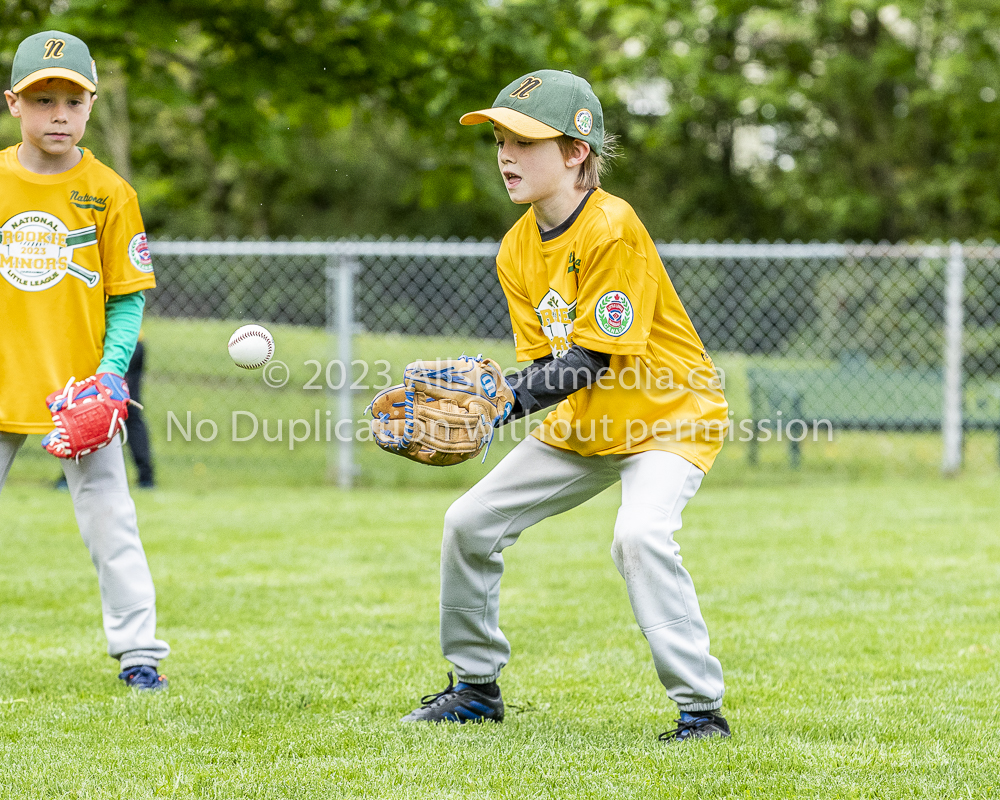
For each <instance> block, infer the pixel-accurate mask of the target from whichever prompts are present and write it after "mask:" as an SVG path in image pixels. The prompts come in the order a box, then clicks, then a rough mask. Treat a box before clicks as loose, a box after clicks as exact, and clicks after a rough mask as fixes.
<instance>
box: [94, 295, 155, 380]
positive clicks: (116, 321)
mask: <svg viewBox="0 0 1000 800" xmlns="http://www.w3.org/2000/svg"><path fill="white" fill-rule="evenodd" d="M145 305H146V298H145V297H144V296H143V293H142V292H132V294H115V295H111V296H110V297H109V298H108V299H107V302H105V304H104V355H102V356H101V365H100V366H99V367H98V368H97V371H98V372H113V373H114V374H115V375H121V376H124V375H125V372H126V370H128V362H129V361H131V360H132V353H134V352H135V345H136V343H137V342H138V341H139V328H141V327H142V309H143V308H144V307H145Z"/></svg>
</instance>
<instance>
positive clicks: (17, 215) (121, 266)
mask: <svg viewBox="0 0 1000 800" xmlns="http://www.w3.org/2000/svg"><path fill="white" fill-rule="evenodd" d="M96 91H97V70H96V67H95V65H94V61H93V60H92V59H91V57H90V51H89V50H88V48H87V45H86V44H84V42H82V41H81V40H80V39H78V38H76V37H75V36H71V35H69V34H66V33H62V32H60V31H45V32H43V33H38V34H35V35H34V36H29V37H28V38H27V39H25V40H24V41H23V42H21V44H20V46H19V47H18V49H17V53H16V54H15V56H14V63H13V68H12V73H11V88H10V90H9V91H7V92H5V97H6V99H7V105H8V107H9V109H10V112H11V114H12V115H13V116H15V117H16V118H18V120H19V121H20V124H21V137H22V142H21V144H19V145H15V146H13V147H9V148H7V149H6V150H4V151H2V152H0V318H2V319H3V321H4V323H3V324H4V332H5V334H6V335H5V336H3V337H0V488H2V487H3V484H4V482H5V481H6V478H7V474H8V472H9V470H10V465H11V462H12V461H13V460H14V456H15V455H16V454H17V451H18V450H19V449H20V447H21V445H23V444H24V440H25V437H26V435H27V434H29V433H48V432H49V431H50V430H51V429H52V427H53V422H52V418H51V416H50V413H49V409H48V407H47V406H46V403H45V401H46V397H47V396H48V395H49V394H50V393H51V392H54V391H58V390H60V389H62V388H63V386H65V385H66V384H67V381H69V380H70V379H72V378H74V377H75V378H80V379H82V378H84V377H86V376H89V375H93V374H101V373H109V374H110V376H109V380H110V382H112V383H116V384H117V387H118V389H117V390H118V391H122V392H124V393H125V394H126V395H127V388H123V384H122V382H121V377H120V376H122V375H124V374H125V371H126V369H127V367H128V364H129V358H130V357H131V355H132V351H133V350H134V349H135V344H136V340H137V338H138V335H139V326H140V324H141V322H142V309H143V305H144V300H143V294H142V292H143V290H144V289H150V288H152V287H153V286H155V285H156V281H155V279H154V277H153V267H152V263H151V261H150V258H149V250H148V247H147V245H146V234H145V232H144V230H143V223H142V216H141V215H140V213H139V204H138V201H137V200H136V194H135V191H134V190H133V189H132V187H131V186H129V185H128V183H126V182H125V181H124V180H122V179H121V178H120V177H119V176H118V175H117V174H115V172H114V171H112V170H110V169H108V168H107V167H106V166H104V165H103V164H102V163H101V162H99V161H98V160H97V159H95V158H94V156H93V154H92V153H91V152H90V151H89V150H85V149H83V148H80V147H77V143H78V142H79V141H80V139H81V138H82V137H83V134H84V131H85V130H86V127H87V120H88V119H89V117H90V110H91V108H92V107H93V104H94V100H95V99H96V94H95V93H96ZM111 376H118V377H117V381H115V380H113V379H111ZM60 463H61V465H62V467H63V470H64V472H65V475H66V480H67V483H68V485H69V491H70V494H71V496H72V499H73V508H74V511H75V512H76V519H77V522H78V524H79V526H80V533H81V534H82V536H83V540H84V542H85V544H86V545H87V548H88V550H89V551H90V556H91V560H92V561H93V562H94V566H95V567H96V568H97V577H98V584H99V586H100V592H101V610H102V614H103V618H104V632H105V634H106V635H107V639H108V654H109V655H111V656H112V657H113V658H116V659H118V660H119V661H120V666H121V674H120V675H119V678H121V679H122V680H123V681H125V683H126V685H128V686H132V687H134V688H137V689H144V690H155V689H162V688H165V687H166V680H165V679H164V678H163V676H161V675H159V674H158V671H157V670H158V667H159V663H160V660H161V659H163V658H165V657H166V656H167V654H168V653H169V652H170V648H169V647H168V646H167V644H166V642H163V641H160V640H159V639H157V638H156V599H155V594H154V590H153V580H152V577H151V575H150V572H149V567H148V565H147V563H146V555H145V553H144V552H143V548H142V543H141V542H140V541H139V530H138V527H137V524H136V514H135V505H134V504H133V502H132V499H131V497H130V496H129V489H128V482H127V479H126V475H125V462H124V460H123V458H122V446H121V442H120V440H118V439H115V440H114V441H112V442H111V443H110V444H109V445H107V446H106V447H103V448H102V449H99V450H96V451H95V452H93V453H91V454H90V455H85V456H82V457H80V458H79V459H77V460H68V459H60ZM0 547H2V532H0Z"/></svg>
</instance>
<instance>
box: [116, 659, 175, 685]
mask: <svg viewBox="0 0 1000 800" xmlns="http://www.w3.org/2000/svg"><path fill="white" fill-rule="evenodd" d="M118 677H119V678H120V679H121V680H123V681H125V685H126V686H128V687H130V688H132V689H138V690H139V691H140V692H158V691H162V690H163V689H166V688H167V686H168V683H167V677H166V675H160V674H159V673H157V671H156V667H151V666H149V665H148V664H141V665H139V666H136V667H129V668H128V669H123V670H122V671H121V673H119V675H118Z"/></svg>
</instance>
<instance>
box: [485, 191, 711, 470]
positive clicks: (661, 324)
mask: <svg viewBox="0 0 1000 800" xmlns="http://www.w3.org/2000/svg"><path fill="white" fill-rule="evenodd" d="M497 273H498V275H499V277H500V283H501V285H502V286H503V290H504V293H505V294H506V296H507V301H508V305H509V307H510V317H511V323H512V326H513V329H514V344H515V347H516V348H517V358H518V360H519V361H526V360H529V359H537V358H541V357H542V356H545V355H547V354H549V353H551V354H552V355H554V356H556V357H559V356H562V355H564V354H565V353H566V351H567V350H568V349H569V347H570V346H571V345H572V344H574V343H575V344H578V345H580V346H581V347H584V348H586V349H588V350H596V351H598V352H601V353H607V354H610V356H611V364H610V369H609V370H608V372H606V373H605V374H604V375H603V376H602V377H601V378H600V379H599V380H598V381H597V382H596V383H594V384H592V385H591V386H589V387H588V388H585V389H581V390H579V391H577V392H574V393H573V394H571V395H570V396H569V397H568V398H567V399H566V400H563V401H562V402H561V403H559V405H557V406H556V407H555V409H553V410H552V411H551V412H550V413H549V414H548V416H547V417H546V418H545V420H544V422H543V423H542V424H541V425H540V426H539V427H537V428H536V429H535V430H534V431H532V434H533V435H534V436H536V437H537V438H538V439H539V440H541V441H543V442H545V443H547V444H550V445H553V446H555V447H560V448H563V449H567V450H573V451H576V452H577V453H580V454H581V455H584V456H594V455H612V454H626V453H639V452H643V451H647V450H663V451H667V452H671V453H676V454H677V455H679V456H681V457H683V458H685V459H687V460H688V461H690V462H691V463H692V464H694V465H695V466H697V467H698V468H700V469H701V470H703V471H705V472H707V471H708V470H709V469H710V468H711V466H712V463H713V462H714V461H715V457H716V456H717V455H718V453H719V450H720V449H721V448H722V442H723V440H724V439H725V435H726V432H727V430H728V426H729V412H728V405H727V403H726V399H725V396H724V395H723V391H722V382H721V380H720V377H719V375H718V374H717V372H716V369H715V366H714V364H713V363H712V360H711V358H709V356H708V354H707V353H706V352H705V347H704V345H703V344H702V342H701V339H700V338H699V337H698V334H697V333H696V332H695V329H694V326H693V325H692V324H691V320H690V319H689V317H688V315H687V313H686V312H685V310H684V307H683V306H682V305H681V301H680V298H678V296H677V292H676V291H675V290H674V287H673V284H672V283H671V282H670V278H669V277H668V276H667V273H666V270H665V269H664V267H663V262H662V261H661V259H660V257H659V255H658V254H657V252H656V246H655V245H654V243H653V240H652V239H651V238H650V236H649V234H648V233H647V232H646V229H645V227H644V226H643V224H642V223H641V222H640V221H639V218H638V217H637V216H636V213H635V211H633V210H632V207H631V206H630V205H629V204H628V203H626V202H625V201H624V200H622V199H620V198H618V197H615V196H613V195H610V194H608V193H607V192H605V191H603V190H601V189H597V190H595V191H594V192H593V194H591V196H590V197H589V198H588V199H587V201H586V203H585V204H584V206H583V209H582V210H581V211H580V212H579V214H578V216H577V217H576V219H574V220H572V222H571V223H570V224H569V226H568V228H566V229H565V230H563V231H561V232H559V233H558V235H555V236H554V237H552V238H551V239H549V240H548V241H543V240H542V236H541V234H540V233H539V229H538V224H537V222H536V219H535V213H534V209H529V210H528V211H527V212H526V213H525V214H524V215H523V216H522V217H521V219H520V220H519V221H518V222H517V223H516V224H515V225H514V227H513V228H511V230H510V231H509V232H508V233H507V235H506V236H505V237H504V240H503V242H502V244H501V246H500V253H499V255H498V256H497Z"/></svg>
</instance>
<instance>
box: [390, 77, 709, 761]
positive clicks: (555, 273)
mask: <svg viewBox="0 0 1000 800" xmlns="http://www.w3.org/2000/svg"><path fill="white" fill-rule="evenodd" d="M461 122H462V124H463V125H475V124H478V123H483V122H488V123H492V125H493V130H494V134H495V135H496V140H497V160H498V165H499V168H500V173H501V175H502V176H503V180H504V183H505V185H506V188H507V193H508V195H509V196H510V198H511V200H513V201H514V202H515V203H519V204H526V205H529V208H528V210H527V211H526V212H525V214H524V215H523V216H522V217H521V219H520V220H519V221H518V222H517V223H516V224H515V225H514V227H513V228H512V229H511V230H510V232H509V233H508V234H507V235H506V236H505V237H504V240H503V243H502V244H501V246H500V252H499V254H498V256H497V273H498V275H499V278H500V283H501V285H502V287H503V290H504V293H505V295H506V297H507V301H508V305H509V307H510V317H511V322H512V326H513V333H514V343H515V347H516V350H517V357H518V360H519V361H528V360H531V361H533V363H532V364H531V365H530V366H529V367H527V368H526V369H523V370H521V371H520V372H518V373H516V374H514V375H512V376H511V377H510V378H509V380H508V382H509V383H510V385H511V389H512V390H513V392H514V394H515V396H516V398H517V402H516V405H515V409H514V412H513V413H512V414H511V415H510V416H509V417H508V419H507V422H510V421H511V420H513V419H517V418H519V417H523V416H525V415H527V414H530V413H531V412H533V411H537V410H540V409H543V408H548V407H550V406H555V408H554V409H553V410H552V411H551V412H550V413H549V414H548V416H547V417H546V418H545V420H544V422H543V423H542V425H540V426H539V427H537V428H535V430H534V431H532V435H531V436H530V437H528V438H527V439H525V440H524V441H522V442H521V443H520V444H518V445H517V447H515V448H514V449H513V451H511V453H510V454H509V455H508V456H507V457H506V458H504V459H503V460H502V461H501V462H500V463H499V464H498V465H497V466H496V468H495V469H493V471H492V472H490V474H489V475H487V476H486V477H485V478H483V479H482V480H481V481H479V483H477V484H476V485H475V486H474V487H473V488H472V489H470V490H469V491H468V492H467V493H466V494H465V495H464V496H462V497H461V498H459V499H458V500H457V501H456V502H455V503H454V504H453V505H452V506H451V508H450V509H449V510H448V512H447V514H446V515H445V525H444V540H443V544H442V553H441V644H442V650H443V652H444V655H445V658H447V659H448V660H449V661H450V662H451V663H452V664H453V665H454V667H455V671H456V672H457V673H458V678H459V682H458V683H457V684H455V683H454V682H453V680H452V679H451V673H449V685H448V687H447V688H446V689H445V690H444V691H442V692H439V693H437V694H434V695H429V696H427V697H425V698H424V699H423V702H422V706H421V707H420V708H418V709H416V710H415V711H413V712H411V713H410V714H408V715H407V716H406V717H404V720H406V721H433V722H440V721H452V722H466V721H480V720H494V721H497V722H499V721H501V720H502V719H503V714H504V707H503V700H502V699H501V694H500V689H499V687H498V686H497V683H496V680H497V678H498V677H499V675H500V671H501V669H502V668H503V667H504V666H505V665H506V664H507V661H508V659H509V657H510V645H509V644H508V642H507V639H506V638H505V637H504V635H503V632H502V631H501V630H500V627H499V596H500V578H501V575H502V573H503V556H502V551H503V550H504V548H506V547H508V546H510V545H512V544H513V543H514V542H516V541H517V539H518V537H519V536H520V534H521V532H522V531H524V530H525V529H526V528H528V527H529V526H531V525H533V524H535V523H536V522H539V521H541V520H543V519H545V518H547V517H550V516H553V515H555V514H559V513H561V512H563V511H566V510H568V509H570V508H573V507H574V506H577V505H579V504H580V503H583V502H584V501H586V500H588V499H590V498H591V497H593V496H594V495H596V494H598V493H600V492H601V491H603V490H604V489H606V488H608V487H610V486H612V485H614V484H616V483H618V482H621V486H622V504H621V507H620V508H619V511H618V516H617V520H616V522H615V526H614V540H613V544H612V549H611V554H612V558H613V559H614V562H615V565H616V566H617V567H618V570H619V572H620V573H621V575H622V577H623V578H624V579H625V584H626V587H627V589H628V594H629V600H630V602H631V604H632V609H633V612H634V613H635V617H636V620H637V622H638V623H639V627H640V629H641V630H642V632H643V634H644V635H645V637H646V639H647V641H648V642H649V646H650V650H651V651H652V655H653V662H654V664H655V666H656V670H657V674H658V675H659V678H660V681H661V682H662V683H663V685H664V687H665V689H666V691H667V695H668V696H669V697H670V698H671V699H672V700H673V701H675V702H676V703H677V705H678V707H679V709H680V719H679V720H677V726H676V727H675V728H674V729H673V730H670V731H667V732H666V733H664V734H661V736H660V738H661V739H664V740H672V741H683V740H688V739H695V738H705V737H710V736H728V735H729V725H728V723H727V722H726V720H725V718H724V717H723V716H722V715H721V713H720V711H719V709H720V708H721V705H722V696H723V693H724V684H723V679H722V668H721V666H720V664H719V661H718V659H716V658H715V657H714V656H712V655H711V653H710V652H709V639H708V630H707V628H706V626H705V621H704V619H703V618H702V615H701V611H700V609H699V606H698V599H697V597H696V595H695V591H694V584H693V583H692V581H691V577H690V576H689V575H688V573H687V571H686V570H685V569H684V567H683V566H682V565H681V557H680V554H679V548H678V545H677V544H676V542H675V541H674V533H675V532H676V531H677V530H679V529H680V527H681V511H682V510H683V508H684V506H685V504H686V503H687V502H688V501H689V500H690V499H691V498H692V497H693V496H694V494H695V492H696V491H697V490H698V487H699V486H700V484H701V481H702V478H704V476H705V473H706V472H708V470H709V469H710V468H711V466H712V463H713V461H714V460H715V457H716V455H717V454H718V452H719V450H720V449H721V447H722V442H723V439H724V437H725V433H726V430H727V427H728V406H727V404H726V400H725V397H724V396H723V393H722V389H721V382H720V380H719V377H718V375H717V373H716V371H715V367H714V365H713V364H712V361H711V359H710V358H709V356H708V354H707V353H706V351H705V347H704V345H703V344H702V342H701V340H700V339H699V337H698V334H697V333H696V332H695V330H694V327H693V325H692V324H691V321H690V319H689V318H688V316H687V314H686V312H685V311H684V308H683V306H682V305H681V302H680V300H679V298H678V297H677V293H676V292H675V290H674V288H673V286H672V284H671V282H670V279H669V277H668V276H667V274H666V272H665V270H664V269H663V263H662V261H661V260H660V258H659V256H658V254H657V252H656V247H655V245H654V244H653V241H652V239H651V238H650V236H649V234H648V233H647V232H646V229H645V228H644V227H643V225H642V223H641V222H640V221H639V219H638V217H637V216H636V214H635V212H634V211H633V210H632V208H631V206H629V205H628V203H626V202H625V201H624V200H621V199H620V198H617V197H614V196H612V195H610V194H608V193H607V192H605V191H603V190H602V189H601V188H600V175H601V172H602V171H603V170H604V169H605V167H606V166H607V161H608V157H609V155H610V153H609V145H608V141H609V137H606V136H605V133H604V121H603V113H602V110H601V104H600V102H599V101H598V99H597V97H596V96H595V94H594V92H593V90H592V89H591V87H590V84H588V83H587V82H586V81H585V80H583V79H582V78H579V77H577V76H575V75H573V74H571V73H569V72H558V71H555V70H540V71H538V72H533V73H531V74H529V75H525V76H522V77H521V78H518V79H517V80H516V81H514V82H513V83H511V84H510V85H509V86H507V87H506V88H504V89H503V91H501V92H500V94H499V95H498V96H497V98H496V101H495V102H494V103H493V106H492V107H491V108H488V109H484V110H481V111H475V112H472V113H469V114H466V115H464V116H463V117H462V119H461Z"/></svg>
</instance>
